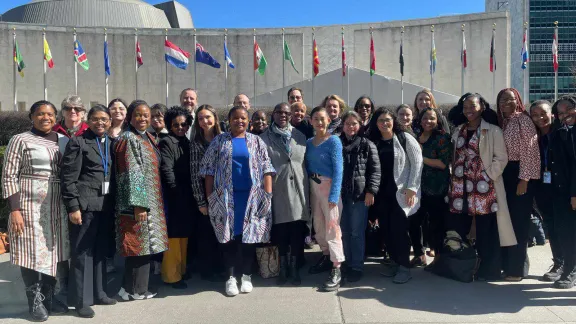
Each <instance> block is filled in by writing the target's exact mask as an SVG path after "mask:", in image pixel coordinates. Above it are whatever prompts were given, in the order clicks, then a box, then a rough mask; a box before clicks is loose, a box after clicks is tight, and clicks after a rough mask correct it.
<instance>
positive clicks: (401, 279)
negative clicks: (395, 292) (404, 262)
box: [392, 266, 412, 284]
mask: <svg viewBox="0 0 576 324" xmlns="http://www.w3.org/2000/svg"><path fill="white" fill-rule="evenodd" d="M410 279H412V275H411V274H410V268H406V267H403V266H399V267H398V271H397V272H396V275H395V276H394V279H393V280H392V282H393V283H395V284H404V283H407V282H408V281H410Z"/></svg>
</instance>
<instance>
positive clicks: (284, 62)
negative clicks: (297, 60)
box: [280, 28, 286, 102]
mask: <svg viewBox="0 0 576 324" xmlns="http://www.w3.org/2000/svg"><path fill="white" fill-rule="evenodd" d="M284 42H285V39H284V28H282V56H281V57H282V91H281V92H283V91H284V88H285V87H286V57H285V56H284ZM280 98H281V99H280V101H281V102H282V94H281V95H280Z"/></svg>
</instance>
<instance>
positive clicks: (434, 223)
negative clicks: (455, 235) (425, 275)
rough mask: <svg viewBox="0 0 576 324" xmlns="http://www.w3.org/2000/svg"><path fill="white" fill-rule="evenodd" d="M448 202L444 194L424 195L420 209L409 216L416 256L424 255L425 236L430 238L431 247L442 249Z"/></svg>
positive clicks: (437, 251)
mask: <svg viewBox="0 0 576 324" xmlns="http://www.w3.org/2000/svg"><path fill="white" fill-rule="evenodd" d="M447 211H448V204H446V202H445V201H444V197H442V196H426V195H423V196H422V200H421V203H420V209H419V210H418V212H417V213H416V214H414V215H412V216H410V217H409V220H410V239H411V241H412V248H413V249H414V256H417V257H418V256H422V255H424V252H425V247H424V242H425V241H424V238H426V237H427V238H428V245H429V247H430V248H431V249H432V250H434V251H435V252H436V253H439V252H440V251H441V250H442V245H443V240H444V233H445V232H444V217H445V215H446V212H447Z"/></svg>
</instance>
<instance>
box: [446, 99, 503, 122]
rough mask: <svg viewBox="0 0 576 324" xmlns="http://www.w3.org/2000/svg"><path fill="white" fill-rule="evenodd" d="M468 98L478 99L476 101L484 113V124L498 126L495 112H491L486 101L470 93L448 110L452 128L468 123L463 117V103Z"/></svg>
mask: <svg viewBox="0 0 576 324" xmlns="http://www.w3.org/2000/svg"><path fill="white" fill-rule="evenodd" d="M469 98H476V99H478V101H479V102H480V105H482V107H484V111H483V112H482V119H483V120H484V121H485V122H487V123H490V124H492V125H496V126H499V125H498V115H497V114H496V112H495V111H494V110H492V108H490V104H489V103H488V101H486V99H484V97H482V95H481V94H479V93H472V92H468V93H465V94H464V95H463V96H462V97H460V99H459V100H458V104H457V105H456V106H454V107H453V108H452V109H450V112H449V113H448V120H449V121H450V122H451V123H452V124H453V125H454V126H456V127H458V126H460V125H462V124H465V123H467V122H468V119H467V118H466V116H464V102H465V101H466V100H468V99H469Z"/></svg>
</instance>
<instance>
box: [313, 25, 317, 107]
mask: <svg viewBox="0 0 576 324" xmlns="http://www.w3.org/2000/svg"><path fill="white" fill-rule="evenodd" d="M314 30H316V28H314V27H312V108H314V107H315V106H316V104H315V103H314V79H316V76H315V75H314V40H315V37H316V36H315V33H314Z"/></svg>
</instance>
